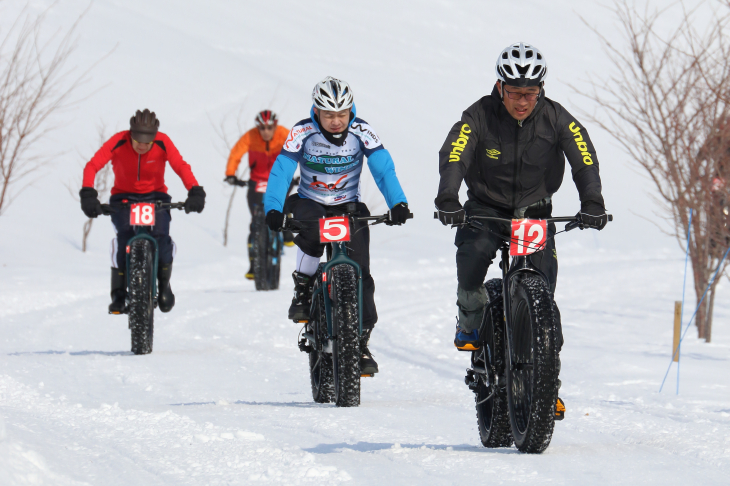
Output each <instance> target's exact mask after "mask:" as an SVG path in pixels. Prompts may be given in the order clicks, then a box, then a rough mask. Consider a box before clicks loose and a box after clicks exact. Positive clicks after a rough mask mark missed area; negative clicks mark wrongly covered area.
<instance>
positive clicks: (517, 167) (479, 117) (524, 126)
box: [436, 86, 604, 214]
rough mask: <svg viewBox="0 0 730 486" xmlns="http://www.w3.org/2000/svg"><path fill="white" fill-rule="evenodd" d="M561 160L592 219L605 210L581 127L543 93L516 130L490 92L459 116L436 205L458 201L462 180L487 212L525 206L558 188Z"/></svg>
mask: <svg viewBox="0 0 730 486" xmlns="http://www.w3.org/2000/svg"><path fill="white" fill-rule="evenodd" d="M565 157H567V158H568V162H569V163H570V166H571V170H572V173H573V181H574V182H575V185H576V187H577V188H578V193H579V194H580V200H581V210H582V211H586V210H588V211H589V212H591V214H596V213H595V211H596V210H598V209H604V203H603V197H602V196H601V178H600V176H599V174H598V158H597V157H596V151H595V149H594V148H593V144H592V143H591V140H590V138H589V137H588V133H587V132H586V129H585V128H584V127H583V125H581V124H580V123H579V122H578V121H577V120H576V119H575V118H573V116H572V115H571V114H570V113H568V111H567V110H566V109H565V108H563V107H562V106H561V105H560V104H558V103H556V102H555V101H552V100H551V99H549V98H546V97H545V95H544V92H543V93H542V94H541V95H540V98H539V100H538V102H537V105H536V106H535V110H534V111H533V112H532V113H531V114H530V116H529V117H527V119H525V120H524V121H523V122H522V123H521V124H520V123H518V122H517V120H515V119H514V118H512V116H510V114H509V113H508V112H507V109H506V108H505V107H504V105H503V104H502V101H501V100H500V97H499V92H498V91H497V89H496V86H495V89H494V90H493V91H492V94H491V95H489V96H485V97H483V98H482V99H480V100H479V101H477V102H476V103H474V104H473V105H472V106H470V107H469V108H467V109H466V110H465V111H464V113H463V114H462V115H461V121H460V122H457V123H456V124H454V126H453V127H452V128H451V131H449V135H448V136H447V137H446V141H445V142H444V145H443V147H441V150H440V151H439V173H440V174H441V182H440V184H439V191H438V196H437V197H436V206H437V207H439V208H441V207H442V204H443V203H445V202H447V201H451V202H458V200H459V199H458V198H459V188H460V187H461V181H462V180H463V181H465V182H466V186H467V188H468V192H467V194H468V196H469V199H473V200H476V201H478V202H480V203H482V204H485V205H487V206H494V207H497V208H502V209H507V210H516V209H518V208H524V207H527V206H530V205H531V204H534V203H536V202H538V201H540V200H541V199H544V198H546V197H547V196H551V195H552V194H554V193H555V192H556V191H557V190H558V188H560V184H561V183H562V182H563V174H564V172H565ZM591 210H592V211H591Z"/></svg>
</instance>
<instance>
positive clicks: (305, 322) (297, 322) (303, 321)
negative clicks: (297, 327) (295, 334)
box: [294, 320, 309, 324]
mask: <svg viewBox="0 0 730 486" xmlns="http://www.w3.org/2000/svg"><path fill="white" fill-rule="evenodd" d="M294 323H295V324H308V323H309V320H306V321H305V320H299V321H294Z"/></svg>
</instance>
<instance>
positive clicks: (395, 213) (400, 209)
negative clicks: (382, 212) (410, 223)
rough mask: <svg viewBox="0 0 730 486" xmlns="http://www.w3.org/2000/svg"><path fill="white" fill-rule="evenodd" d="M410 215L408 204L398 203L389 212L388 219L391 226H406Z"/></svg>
mask: <svg viewBox="0 0 730 486" xmlns="http://www.w3.org/2000/svg"><path fill="white" fill-rule="evenodd" d="M410 214H411V212H410V211H409V210H408V204H407V203H398V204H396V205H395V206H393V207H392V208H390V211H388V219H389V220H390V224H399V225H400V224H405V222H406V220H407V219H408V216H409V215H410Z"/></svg>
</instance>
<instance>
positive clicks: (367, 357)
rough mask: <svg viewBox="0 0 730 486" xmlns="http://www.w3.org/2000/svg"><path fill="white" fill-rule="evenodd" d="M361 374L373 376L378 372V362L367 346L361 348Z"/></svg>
mask: <svg viewBox="0 0 730 486" xmlns="http://www.w3.org/2000/svg"><path fill="white" fill-rule="evenodd" d="M360 352H361V353H362V356H361V357H360V376H373V375H374V374H375V373H377V372H378V363H377V362H376V361H375V360H374V359H373V355H372V354H370V350H369V349H368V347H367V346H365V347H364V348H360Z"/></svg>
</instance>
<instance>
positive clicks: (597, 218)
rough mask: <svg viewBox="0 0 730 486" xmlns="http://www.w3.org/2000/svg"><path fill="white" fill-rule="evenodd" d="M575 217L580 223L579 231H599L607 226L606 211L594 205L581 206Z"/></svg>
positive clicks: (598, 205)
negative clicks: (590, 229) (587, 229)
mask: <svg viewBox="0 0 730 486" xmlns="http://www.w3.org/2000/svg"><path fill="white" fill-rule="evenodd" d="M575 217H576V218H577V219H578V221H580V226H579V227H580V229H584V228H593V229H597V230H598V231H600V230H602V229H603V228H604V227H605V226H606V224H608V215H607V214H606V210H605V209H604V208H603V206H601V205H600V204H596V203H588V204H582V205H581V208H580V212H579V213H578V214H576V215H575Z"/></svg>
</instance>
